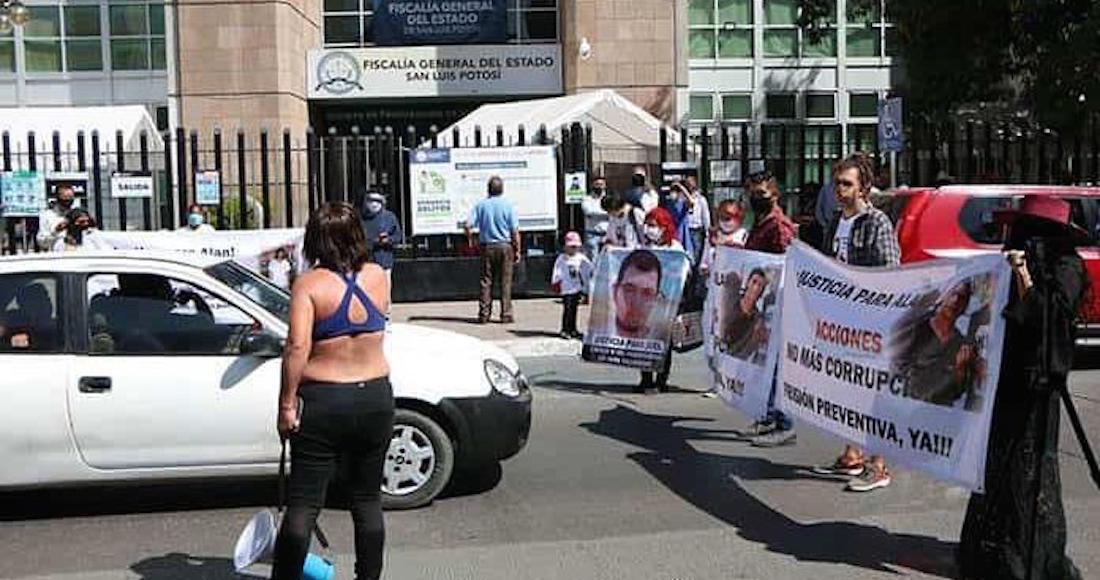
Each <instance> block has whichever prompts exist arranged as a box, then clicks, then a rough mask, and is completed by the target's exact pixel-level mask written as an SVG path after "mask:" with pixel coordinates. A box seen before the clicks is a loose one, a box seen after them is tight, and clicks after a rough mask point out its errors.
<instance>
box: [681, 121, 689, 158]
mask: <svg viewBox="0 0 1100 580" xmlns="http://www.w3.org/2000/svg"><path fill="white" fill-rule="evenodd" d="M688 136H689V135H688V128H687V127H684V126H681V127H680V161H687V160H688Z"/></svg>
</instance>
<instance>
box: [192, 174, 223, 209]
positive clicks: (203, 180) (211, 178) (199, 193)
mask: <svg viewBox="0 0 1100 580" xmlns="http://www.w3.org/2000/svg"><path fill="white" fill-rule="evenodd" d="M221 202H222V175H221V173H219V172H218V171H217V170H214V169H208V170H205V171H196V172H195V203H197V204H199V205H219V204H221Z"/></svg>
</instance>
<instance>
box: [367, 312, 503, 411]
mask: <svg viewBox="0 0 1100 580" xmlns="http://www.w3.org/2000/svg"><path fill="white" fill-rule="evenodd" d="M385 350H386V358H387V359H388V360H389V363H390V371H391V375H390V378H391V381H392V382H393V387H394V396H396V397H399V398H400V397H409V398H415V399H422V400H425V401H429V402H432V403H435V402H438V400H439V399H441V398H444V397H448V398H449V397H483V396H486V395H488V394H489V392H490V390H491V389H492V387H491V386H490V385H489V381H488V378H486V376H485V369H484V365H485V360H486V359H494V360H497V361H499V362H501V363H503V364H504V365H505V366H507V367H508V368H509V369H511V370H512V371H513V372H519V364H518V363H517V362H516V360H515V358H513V357H512V355H510V354H508V353H507V352H506V351H505V350H504V349H502V348H500V347H498V346H496V345H494V344H492V343H490V342H487V341H484V340H481V339H478V338H474V337H472V336H467V335H465V334H459V333H457V332H451V331H448V330H439V329H435V328H427V327H424V326H417V325H413V324H391V325H390V326H389V328H388V329H387V331H386V342H385Z"/></svg>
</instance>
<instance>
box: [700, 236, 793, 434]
mask: <svg viewBox="0 0 1100 580" xmlns="http://www.w3.org/2000/svg"><path fill="white" fill-rule="evenodd" d="M783 264H784V260H783V256H782V255H776V254H765V253H762V252H753V251H749V250H744V249H740V248H731V247H719V248H718V251H717V258H716V259H715V261H714V265H713V266H712V267H711V271H710V274H709V277H708V280H707V302H706V306H705V307H704V309H703V327H704V338H705V351H704V352H705V353H706V357H707V362H708V364H709V366H710V369H711V371H712V372H713V374H714V387H715V392H717V393H718V395H719V396H720V397H721V398H722V400H723V401H725V402H726V403H727V404H728V405H730V406H731V407H734V408H736V409H738V410H740V411H741V412H743V413H745V414H746V415H748V416H749V417H752V418H753V419H759V418H762V417H763V416H764V415H765V413H766V412H767V409H768V397H769V396H770V395H771V386H772V381H773V380H774V379H775V370H776V358H777V357H778V353H779V339H780V337H779V327H780V318H781V317H780V313H781V312H782V308H780V305H781V302H780V301H781V299H782V297H783Z"/></svg>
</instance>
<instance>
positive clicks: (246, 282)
mask: <svg viewBox="0 0 1100 580" xmlns="http://www.w3.org/2000/svg"><path fill="white" fill-rule="evenodd" d="M206 273H207V274H209V275H211V276H213V277H214V278H216V279H217V280H218V281H219V282H221V283H222V284H225V285H226V286H229V287H230V288H232V289H234V290H236V291H237V292H239V293H241V294H242V295H244V296H245V297H247V298H248V299H249V300H251V301H253V302H255V303H256V304H259V305H260V306H262V307H263V309H264V310H267V311H268V312H270V313H272V314H274V315H275V316H278V317H279V319H280V320H282V321H283V322H286V321H287V320H289V318H290V296H289V295H288V294H287V293H286V292H285V291H284V290H282V289H280V288H278V287H276V286H274V285H273V284H271V283H270V282H269V281H268V280H266V279H265V278H263V277H261V276H258V275H256V273H255V272H253V271H251V270H248V269H246V268H243V267H241V266H239V265H237V264H236V263H234V262H222V263H220V264H216V265H214V266H211V267H209V268H207V269H206Z"/></svg>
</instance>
